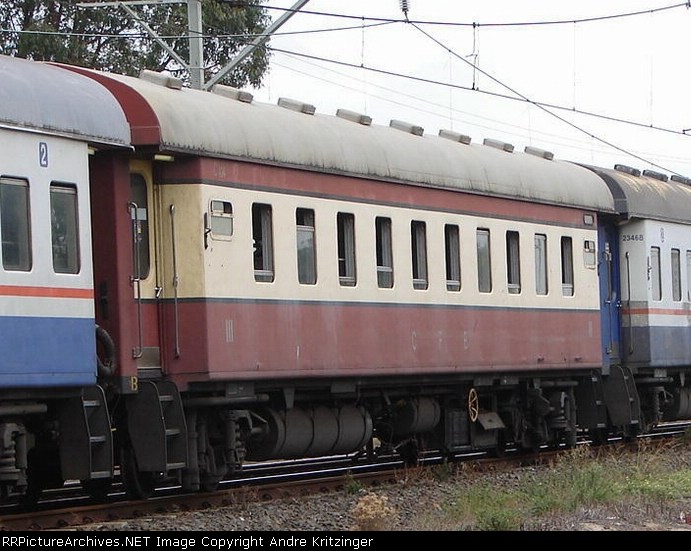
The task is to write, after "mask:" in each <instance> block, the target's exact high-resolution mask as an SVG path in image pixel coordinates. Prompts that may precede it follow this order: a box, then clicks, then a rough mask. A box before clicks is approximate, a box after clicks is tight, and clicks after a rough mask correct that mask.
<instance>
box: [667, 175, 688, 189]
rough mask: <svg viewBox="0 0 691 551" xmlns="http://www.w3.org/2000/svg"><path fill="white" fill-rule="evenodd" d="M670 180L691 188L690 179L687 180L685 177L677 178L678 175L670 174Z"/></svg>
mask: <svg viewBox="0 0 691 551" xmlns="http://www.w3.org/2000/svg"><path fill="white" fill-rule="evenodd" d="M670 180H672V181H673V182H676V183H678V184H686V185H687V186H691V178H687V177H686V176H679V175H678V174H672V176H671V177H670Z"/></svg>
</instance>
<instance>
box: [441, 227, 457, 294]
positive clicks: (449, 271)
mask: <svg viewBox="0 0 691 551" xmlns="http://www.w3.org/2000/svg"><path fill="white" fill-rule="evenodd" d="M444 246H445V249H446V290H447V291H460V290H461V240H460V237H459V233H458V226H456V225H454V224H446V225H445V226H444Z"/></svg>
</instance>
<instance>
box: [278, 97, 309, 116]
mask: <svg viewBox="0 0 691 551" xmlns="http://www.w3.org/2000/svg"><path fill="white" fill-rule="evenodd" d="M278 106H279V107H283V108H285V109H290V110H291V111H297V112H298V113H305V114H306V115H314V113H315V111H316V110H317V108H316V107H315V106H314V105H311V104H309V103H303V102H301V101H297V100H294V99H290V98H278Z"/></svg>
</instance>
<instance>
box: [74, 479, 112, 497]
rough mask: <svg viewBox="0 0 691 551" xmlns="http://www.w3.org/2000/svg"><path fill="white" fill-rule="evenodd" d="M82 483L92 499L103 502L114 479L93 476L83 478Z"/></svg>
mask: <svg viewBox="0 0 691 551" xmlns="http://www.w3.org/2000/svg"><path fill="white" fill-rule="evenodd" d="M81 484H82V488H84V491H85V492H86V493H87V494H89V496H90V497H91V498H92V499H94V500H96V501H100V502H103V501H105V500H106V498H107V497H108V493H109V492H110V489H111V487H112V485H113V481H112V479H110V478H92V479H91V480H82V481H81Z"/></svg>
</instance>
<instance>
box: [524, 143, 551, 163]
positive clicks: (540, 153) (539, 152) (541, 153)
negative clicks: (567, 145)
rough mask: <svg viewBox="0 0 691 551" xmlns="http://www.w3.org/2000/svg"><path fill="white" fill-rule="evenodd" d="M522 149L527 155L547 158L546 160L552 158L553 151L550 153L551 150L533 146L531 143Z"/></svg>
mask: <svg viewBox="0 0 691 551" xmlns="http://www.w3.org/2000/svg"><path fill="white" fill-rule="evenodd" d="M523 151H525V152H526V153H527V154H528V155H535V156H536V157H542V158H543V159H547V160H548V161H551V160H552V159H554V153H552V152H551V151H545V150H544V149H540V148H539V147H533V146H532V145H526V146H525V149H524V150H523Z"/></svg>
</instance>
